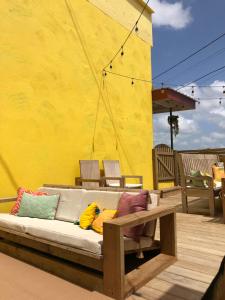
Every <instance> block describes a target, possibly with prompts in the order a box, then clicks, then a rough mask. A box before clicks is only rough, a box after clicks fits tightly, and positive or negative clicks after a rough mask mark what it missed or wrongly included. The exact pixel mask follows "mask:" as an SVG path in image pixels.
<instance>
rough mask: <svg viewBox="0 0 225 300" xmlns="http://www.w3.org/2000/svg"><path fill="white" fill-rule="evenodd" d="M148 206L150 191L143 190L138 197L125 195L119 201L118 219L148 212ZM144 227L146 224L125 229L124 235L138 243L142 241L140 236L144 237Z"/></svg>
mask: <svg viewBox="0 0 225 300" xmlns="http://www.w3.org/2000/svg"><path fill="white" fill-rule="evenodd" d="M147 205H148V191H144V190H143V191H141V192H140V193H139V194H138V195H131V194H128V193H123V194H122V195H121V197H120V200H119V204H118V208H117V210H118V214H117V217H122V216H125V215H128V214H132V213H135V212H138V211H143V210H147ZM144 226H145V224H141V225H138V226H135V227H130V228H125V229H124V230H123V234H124V235H125V236H126V237H129V238H132V239H134V240H135V241H137V242H138V241H139V240H140V236H142V235H143V231H144Z"/></svg>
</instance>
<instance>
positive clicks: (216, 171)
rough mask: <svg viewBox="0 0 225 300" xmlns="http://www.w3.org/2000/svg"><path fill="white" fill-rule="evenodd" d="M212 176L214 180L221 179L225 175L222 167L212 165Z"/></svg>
mask: <svg viewBox="0 0 225 300" xmlns="http://www.w3.org/2000/svg"><path fill="white" fill-rule="evenodd" d="M213 177H214V180H215V181H221V178H224V177H225V173H224V168H222V167H217V166H213Z"/></svg>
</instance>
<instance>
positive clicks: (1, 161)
mask: <svg viewBox="0 0 225 300" xmlns="http://www.w3.org/2000/svg"><path fill="white" fill-rule="evenodd" d="M0 165H1V166H2V168H3V170H4V171H5V173H6V175H7V177H8V179H9V181H10V183H11V184H12V186H13V188H14V189H15V190H16V191H17V189H18V187H19V185H18V183H17V182H16V180H15V178H14V176H13V174H12V172H11V171H10V169H9V166H8V165H7V162H6V161H5V160H4V158H3V157H2V155H0Z"/></svg>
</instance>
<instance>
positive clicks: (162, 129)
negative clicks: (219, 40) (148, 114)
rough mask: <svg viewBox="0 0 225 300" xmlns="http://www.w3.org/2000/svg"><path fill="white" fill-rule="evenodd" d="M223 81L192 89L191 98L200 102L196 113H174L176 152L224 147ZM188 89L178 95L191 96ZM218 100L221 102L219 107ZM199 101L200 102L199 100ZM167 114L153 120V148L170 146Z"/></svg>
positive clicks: (224, 103) (182, 90)
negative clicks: (176, 127) (176, 117)
mask: <svg viewBox="0 0 225 300" xmlns="http://www.w3.org/2000/svg"><path fill="white" fill-rule="evenodd" d="M223 86H225V81H218V80H216V81H214V82H213V83H212V84H211V85H210V86H209V87H199V86H197V85H195V88H194V91H195V92H194V97H195V98H200V105H198V104H196V110H192V111H186V112H174V114H175V115H179V127H180V133H179V134H178V135H177V137H176V138H174V144H175V148H176V149H198V148H217V147H225V130H224V129H225V95H224V94H223ZM191 90H192V89H191V88H190V87H186V88H185V89H181V90H180V92H184V93H185V94H187V95H189V96H191ZM219 98H224V100H223V99H222V100H221V104H220V103H219V100H220V99H219ZM201 99H202V100H201ZM167 117H168V114H161V115H160V114H159V115H155V116H154V132H155V144H160V143H163V144H168V145H170V131H169V125H168V122H167Z"/></svg>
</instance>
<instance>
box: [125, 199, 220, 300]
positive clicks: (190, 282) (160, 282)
mask: <svg viewBox="0 0 225 300" xmlns="http://www.w3.org/2000/svg"><path fill="white" fill-rule="evenodd" d="M161 204H171V205H175V206H176V207H177V242H178V260H177V262H176V263H175V264H173V265H172V266H170V267H168V268H167V269H166V270H165V271H163V272H162V273H161V274H159V275H158V276H157V277H156V278H154V279H153V280H151V281H149V282H148V283H147V284H146V285H145V286H144V287H143V288H141V289H139V290H138V292H137V293H136V294H135V295H132V296H131V297H130V298H129V299H130V300H144V299H146V300H159V299H161V300H178V299H183V300H184V299H185V300H200V299H201V297H202V295H203V294H204V293H205V291H206V289H207V287H208V286H209V284H210V283H211V281H212V279H213V278H214V276H215V275H216V273H217V271H218V269H219V266H220V263H221V260H222V258H223V256H224V255H225V224H223V223H222V213H221V211H220V209H221V204H220V203H217V208H218V215H217V216H216V217H210V216H209V215H207V201H204V200H199V199H194V198H193V199H192V200H191V211H193V212H194V214H183V213H181V198H180V194H177V195H173V196H171V197H167V198H162V199H161ZM198 213H201V214H198ZM158 231H159V229H158V228H157V232H156V236H158V235H159V232H158Z"/></svg>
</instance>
